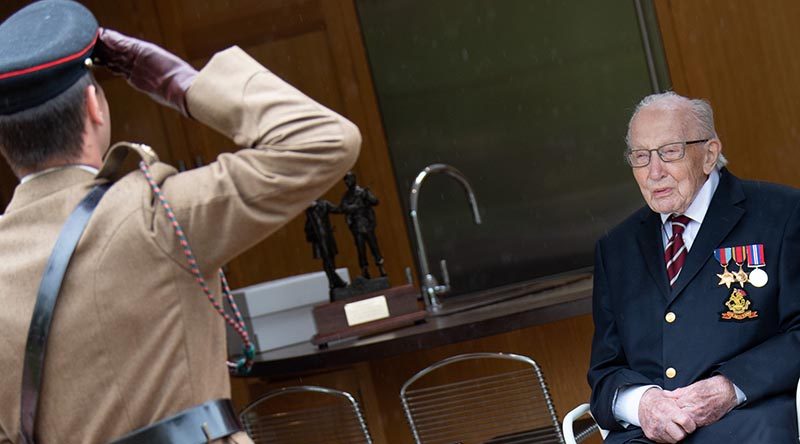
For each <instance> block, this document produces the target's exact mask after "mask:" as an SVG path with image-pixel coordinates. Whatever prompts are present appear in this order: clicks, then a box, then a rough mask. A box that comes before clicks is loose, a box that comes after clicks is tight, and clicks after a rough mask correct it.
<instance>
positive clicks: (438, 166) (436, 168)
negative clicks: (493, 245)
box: [408, 163, 481, 312]
mask: <svg viewBox="0 0 800 444" xmlns="http://www.w3.org/2000/svg"><path fill="white" fill-rule="evenodd" d="M433 173H444V174H447V175H448V176H450V177H452V178H454V179H456V180H457V181H458V182H459V183H460V184H461V186H463V187H464V191H466V192H467V199H469V206H470V207H471V208H472V215H473V216H474V218H475V223H476V224H480V223H481V214H480V213H479V212H478V203H477V201H476V200H475V194H474V193H473V192H472V187H471V186H470V185H469V182H467V178H466V177H464V174H462V173H461V171H459V170H457V169H456V168H454V167H452V166H450V165H446V164H443V163H434V164H433V165H428V166H427V167H425V169H424V170H422V171H420V173H419V174H418V175H417V178H416V179H414V183H413V184H412V185H411V194H410V195H409V199H408V200H409V209H410V211H409V214H410V215H411V222H412V223H413V225H414V234H415V235H416V238H417V257H418V259H419V276H420V279H421V280H422V285H421V291H422V299H423V300H424V301H425V307H426V308H427V309H428V311H431V312H437V311H439V310H440V309H441V307H442V305H441V303H440V302H439V295H442V294H444V293H447V292H448V291H450V275H449V274H448V273H447V262H446V261H445V260H444V259H442V260H441V267H442V277H443V279H444V285H440V284H439V282H438V281H437V280H436V277H434V276H433V274H431V272H430V269H429V268H428V257H427V254H426V252H425V243H424V242H423V241H422V230H420V227H419V213H418V211H417V201H418V200H419V191H420V187H422V182H423V181H424V180H425V178H426V177H427V176H428V175H430V174H433Z"/></svg>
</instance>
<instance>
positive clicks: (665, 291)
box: [636, 211, 669, 299]
mask: <svg viewBox="0 0 800 444" xmlns="http://www.w3.org/2000/svg"><path fill="white" fill-rule="evenodd" d="M636 240H637V241H638V242H639V248H640V249H641V250H642V258H644V262H645V264H647V270H648V271H649V272H650V275H651V276H652V277H653V280H654V281H655V283H656V287H658V290H659V291H660V292H661V294H662V295H663V296H664V298H665V299H668V298H669V281H668V280H667V268H666V264H665V263H664V244H663V242H662V241H661V217H660V216H659V215H658V213H655V212H653V211H650V212H649V214H646V215H645V216H644V217H643V218H642V224H641V226H640V227H639V232H638V233H637V234H636Z"/></svg>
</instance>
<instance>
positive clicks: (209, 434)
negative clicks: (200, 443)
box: [201, 422, 211, 444]
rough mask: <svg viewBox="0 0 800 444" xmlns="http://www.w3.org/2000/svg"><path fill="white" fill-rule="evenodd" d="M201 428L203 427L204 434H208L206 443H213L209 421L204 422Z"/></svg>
mask: <svg viewBox="0 0 800 444" xmlns="http://www.w3.org/2000/svg"><path fill="white" fill-rule="evenodd" d="M201 428H202V429H203V435H206V444H211V431H210V430H208V423H207V422H204V423H203V425H202V426H201Z"/></svg>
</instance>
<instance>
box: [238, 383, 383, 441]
mask: <svg viewBox="0 0 800 444" xmlns="http://www.w3.org/2000/svg"><path fill="white" fill-rule="evenodd" d="M307 392H315V393H323V394H326V395H332V396H338V397H341V398H344V399H346V400H347V401H348V402H349V403H350V406H351V407H352V409H353V413H354V414H355V416H356V419H358V424H359V426H360V427H361V431H362V432H363V433H364V438H365V439H366V441H367V444H372V436H371V435H370V434H369V429H367V422H366V420H364V416H363V415H362V414H361V409H360V408H359V406H358V401H356V399H355V398H354V397H353V395H351V394H350V393H347V392H343V391H341V390H336V389H331V388H327V387H319V386H316V385H297V386H292V387H282V388H279V389H275V390H271V391H269V392H267V393H265V394H264V395H263V396H261V397H260V398H258V399H257V400H255V401H253V402H251V403H250V404H248V405H247V407H245V408H244V409H243V410H242V411H241V412H240V413H239V422H241V423H242V424H245V420H244V417H245V415H246V414H247V413H249V412H250V411H251V410H253V409H254V408H255V407H257V406H258V405H259V404H261V403H263V402H264V401H267V400H269V399H272V398H275V397H277V396H281V395H286V394H289V393H307ZM247 428H248V427H247V426H246V425H245V430H247ZM248 434H249V432H248Z"/></svg>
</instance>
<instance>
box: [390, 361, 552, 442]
mask: <svg viewBox="0 0 800 444" xmlns="http://www.w3.org/2000/svg"><path fill="white" fill-rule="evenodd" d="M400 399H401V401H402V403H403V409H404V411H405V413H406V419H408V423H409V425H410V426H411V431H412V433H413V435H414V439H415V440H416V442H417V443H424V444H453V443H461V444H472V443H483V444H489V443H491V444H511V443H513V444H523V443H563V442H564V441H563V437H562V435H561V427H560V424H559V422H558V419H557V417H556V412H555V408H554V407H553V403H552V401H551V400H550V394H549V392H548V390H547V385H546V383H545V381H544V377H543V376H542V372H541V370H540V369H539V366H538V365H537V364H536V362H535V361H534V360H533V359H530V358H528V357H525V356H520V355H514V354H505V353H469V354H463V355H458V356H453V357H450V358H447V359H444V360H442V361H439V362H437V363H435V364H433V365H431V366H429V367H427V368H425V369H424V370H421V371H420V372H418V373H417V374H416V375H414V376H413V377H411V379H409V380H408V381H406V383H405V384H403V387H402V389H401V390H400Z"/></svg>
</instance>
